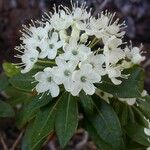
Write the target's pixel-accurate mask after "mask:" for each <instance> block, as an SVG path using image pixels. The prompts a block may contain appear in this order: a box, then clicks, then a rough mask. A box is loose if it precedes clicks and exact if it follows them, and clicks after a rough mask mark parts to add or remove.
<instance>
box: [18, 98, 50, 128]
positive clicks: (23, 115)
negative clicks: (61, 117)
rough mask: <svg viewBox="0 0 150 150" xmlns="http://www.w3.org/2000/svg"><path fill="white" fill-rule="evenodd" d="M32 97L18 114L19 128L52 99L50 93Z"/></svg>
mask: <svg viewBox="0 0 150 150" xmlns="http://www.w3.org/2000/svg"><path fill="white" fill-rule="evenodd" d="M30 99H31V102H30V103H29V104H27V105H25V107H24V108H23V109H22V110H21V112H19V114H18V116H17V120H16V124H17V126H18V127H19V128H20V127H23V126H24V125H25V124H26V123H27V122H28V121H30V120H31V119H32V118H33V117H34V116H35V114H36V113H37V111H38V110H39V109H40V108H41V107H43V106H45V105H47V104H48V103H49V102H50V101H51V100H52V97H51V96H50V95H44V96H43V97H42V98H40V96H36V97H31V98H30Z"/></svg>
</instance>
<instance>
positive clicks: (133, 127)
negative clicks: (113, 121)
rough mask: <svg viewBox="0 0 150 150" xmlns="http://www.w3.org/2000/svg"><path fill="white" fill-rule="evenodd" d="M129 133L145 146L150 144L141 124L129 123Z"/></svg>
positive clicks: (126, 129)
mask: <svg viewBox="0 0 150 150" xmlns="http://www.w3.org/2000/svg"><path fill="white" fill-rule="evenodd" d="M125 131H126V133H127V135H128V136H129V137H130V138H131V139H132V140H133V141H135V142H137V143H139V144H142V145H144V146H150V142H149V140H148V136H146V134H145V133H144V127H143V126H141V125H139V124H136V123H135V124H128V125H127V126H126V127H125Z"/></svg>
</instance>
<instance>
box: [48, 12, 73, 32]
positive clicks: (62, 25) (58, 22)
mask: <svg viewBox="0 0 150 150" xmlns="http://www.w3.org/2000/svg"><path fill="white" fill-rule="evenodd" d="M72 21H73V20H72V16H71V15H68V14H67V13H66V12H65V11H64V10H58V13H57V12H56V10H55V13H54V14H53V15H51V18H50V23H51V25H52V27H53V28H54V29H55V30H58V31H60V30H65V29H67V28H68V27H69V26H70V25H71V24H72Z"/></svg>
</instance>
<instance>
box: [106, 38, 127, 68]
mask: <svg viewBox="0 0 150 150" xmlns="http://www.w3.org/2000/svg"><path fill="white" fill-rule="evenodd" d="M121 44H122V40H121V39H118V38H116V37H115V36H112V37H111V38H109V39H108V40H107V41H105V42H104V55H105V56H106V65H109V64H116V63H117V62H118V61H119V60H121V59H124V58H125V56H126V55H125V52H124V51H123V50H122V49H121V48H118V46H120V45H121Z"/></svg>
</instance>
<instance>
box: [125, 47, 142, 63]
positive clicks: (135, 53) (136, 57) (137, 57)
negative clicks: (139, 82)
mask: <svg viewBox="0 0 150 150" xmlns="http://www.w3.org/2000/svg"><path fill="white" fill-rule="evenodd" d="M125 53H126V56H127V58H128V59H130V60H131V61H132V63H134V64H140V63H141V62H142V61H143V60H145V57H144V56H142V55H141V50H140V48H138V47H133V48H131V49H129V48H128V47H126V49H125Z"/></svg>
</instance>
